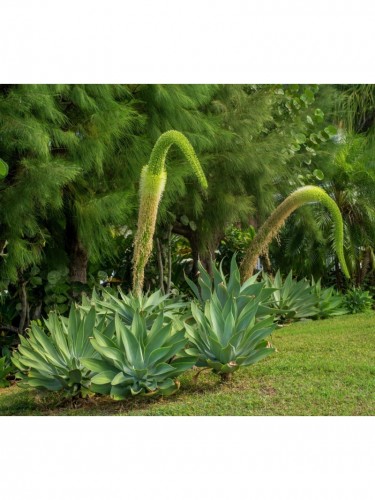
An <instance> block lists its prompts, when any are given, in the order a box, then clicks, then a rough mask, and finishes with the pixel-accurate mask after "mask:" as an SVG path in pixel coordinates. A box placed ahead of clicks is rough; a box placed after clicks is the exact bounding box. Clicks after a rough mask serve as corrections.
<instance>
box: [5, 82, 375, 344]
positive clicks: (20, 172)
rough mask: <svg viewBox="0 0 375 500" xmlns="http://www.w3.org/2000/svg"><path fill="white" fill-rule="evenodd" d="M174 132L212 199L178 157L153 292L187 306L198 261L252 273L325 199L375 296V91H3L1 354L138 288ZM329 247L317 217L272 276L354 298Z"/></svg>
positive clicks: (325, 223) (277, 254) (279, 254)
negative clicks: (264, 247) (153, 173)
mask: <svg viewBox="0 0 375 500" xmlns="http://www.w3.org/2000/svg"><path fill="white" fill-rule="evenodd" d="M170 129H176V130H178V131H180V132H183V133H184V134H185V135H186V136H187V137H188V138H189V140H190V141H191V143H192V144H193V146H194V148H195V150H196V152H197V154H198V157H199V159H200V160H201V163H202V166H203V169H204V171H205V174H206V176H207V179H208V183H209V189H208V193H207V195H206V196H205V195H204V194H203V193H202V191H200V190H199V189H197V183H196V180H195V179H194V177H193V176H192V174H191V172H190V170H189V169H188V166H187V164H186V161H185V160H184V158H183V157H182V155H181V154H180V153H179V151H178V150H177V148H176V150H174V149H173V150H171V153H170V155H169V156H168V159H167V169H168V183H167V186H166V192H165V195H164V197H163V200H162V204H161V207H160V213H159V217H158V228H157V234H156V237H155V243H154V253H153V256H152V259H151V261H150V262H149V265H148V268H147V270H146V288H151V289H155V288H157V287H160V288H161V289H162V290H163V291H165V292H168V291H173V290H178V291H180V292H186V293H187V292H188V290H187V287H186V283H185V281H184V273H186V274H188V275H190V277H192V278H193V279H194V278H195V277H196V275H197V270H198V260H201V261H202V263H203V265H204V266H205V267H206V269H208V271H210V266H211V260H212V259H217V260H221V259H222V258H223V257H227V259H226V261H225V262H226V263H229V261H230V257H231V256H232V255H233V253H234V252H237V256H238V258H241V256H242V254H243V252H244V250H245V248H246V245H247V244H248V243H249V241H251V239H252V237H253V236H254V234H255V232H256V230H257V228H258V227H259V225H260V224H261V223H262V222H264V220H265V219H266V217H267V216H268V215H269V214H270V212H271V211H272V209H273V208H274V207H275V206H277V205H278V203H279V202H280V201H281V200H283V199H284V198H285V196H286V195H288V194H289V193H290V192H291V191H293V190H294V189H296V188H297V187H300V186H302V185H304V184H315V185H317V186H321V187H323V188H324V189H325V190H326V191H327V192H328V193H329V194H330V196H332V198H333V199H334V200H335V201H336V203H337V204H338V206H339V208H340V210H341V212H342V216H343V218H344V222H345V237H346V242H345V252H346V260H347V262H348V263H349V265H350V270H351V274H352V276H353V280H354V283H353V284H355V285H357V286H364V287H367V288H368V289H369V290H370V291H371V290H372V288H371V287H372V286H373V284H374V282H373V279H374V278H373V269H374V243H373V242H374V237H375V224H374V219H375V209H374V206H375V203H374V201H375V200H374V198H375V189H374V188H375V173H374V166H375V164H374V161H373V159H372V158H373V154H372V153H373V150H374V138H375V134H374V131H375V86H373V85H336V86H333V85H327V86H317V85H81V84H79V85H1V86H0V159H1V161H2V163H1V165H2V169H1V171H0V174H1V175H2V177H3V178H1V180H0V204H1V212H0V331H1V341H2V344H3V345H6V344H7V343H9V342H12V339H13V338H14V334H16V333H17V332H22V331H24V330H25V328H27V327H28V325H29V324H30V321H31V320H32V319H37V318H39V317H40V316H42V315H45V314H46V313H47V312H48V311H50V310H51V309H54V310H57V311H58V312H64V313H65V312H66V311H68V309H69V305H70V302H71V301H72V299H73V298H79V296H80V293H81V292H82V291H87V292H89V291H90V290H91V289H92V287H93V286H97V287H98V286H103V285H112V286H114V285H117V284H120V285H121V286H122V288H123V289H124V290H128V289H129V288H130V283H131V259H132V244H133V234H134V230H135V228H136V217H137V206H138V205H137V204H138V188H139V177H140V172H141V168H142V166H143V165H144V164H145V163H146V162H147V160H148V157H149V155H150V152H151V149H152V147H153V145H154V143H155V141H156V140H157V138H158V137H159V136H160V134H161V133H163V132H165V131H167V130H170ZM5 174H7V175H5ZM332 243H333V239H332V228H331V224H330V219H329V215H328V214H327V212H326V211H325V210H324V209H323V208H321V207H319V206H315V205H313V206H306V207H304V208H302V209H300V210H298V212H296V213H295V214H294V215H293V216H292V217H291V218H290V219H289V220H288V221H287V223H286V225H285V227H284V228H283V230H282V232H281V233H280V235H279V237H278V238H277V240H275V241H274V242H273V244H272V245H271V247H270V250H269V253H268V254H267V255H263V256H261V258H260V262H259V265H260V266H262V267H263V268H264V269H266V270H267V272H269V273H273V274H275V273H276V271H277V270H278V269H280V270H281V273H282V274H284V275H286V274H288V273H289V271H290V270H291V269H292V270H293V272H294V275H295V276H296V277H298V278H302V277H305V276H306V277H311V275H313V276H314V278H315V279H319V278H321V279H322V282H323V283H324V284H326V285H328V284H329V285H335V286H336V287H337V288H339V289H343V288H345V287H346V286H348V283H346V282H345V280H344V278H343V276H342V274H341V271H340V268H339V265H338V262H337V259H336V258H335V255H334V251H333V246H332ZM226 265H227V264H224V267H225V266H226Z"/></svg>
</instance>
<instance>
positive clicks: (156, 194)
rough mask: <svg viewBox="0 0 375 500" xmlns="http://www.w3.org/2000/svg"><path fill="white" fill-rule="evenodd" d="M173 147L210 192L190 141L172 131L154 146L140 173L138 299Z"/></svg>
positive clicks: (135, 279)
mask: <svg viewBox="0 0 375 500" xmlns="http://www.w3.org/2000/svg"><path fill="white" fill-rule="evenodd" d="M173 144H176V145H177V146H178V147H179V148H180V149H181V151H182V152H183V153H184V155H185V157H186V159H187V160H188V162H189V164H190V165H191V167H192V169H193V171H194V172H195V174H196V176H197V178H198V180H199V183H200V185H201V186H202V188H204V189H207V180H206V177H205V175H204V173H203V170H202V167H201V165H200V163H199V160H198V158H197V156H196V154H195V152H194V149H193V147H192V145H191V144H190V142H189V141H188V139H187V138H186V137H185V136H184V135H183V134H181V133H180V132H177V131H176V130H169V131H168V132H165V133H164V134H162V135H161V136H160V137H159V139H158V140H157V141H156V143H155V146H154V148H153V150H152V152H151V156H150V159H149V162H148V165H145V166H144V167H143V169H142V173H141V181H140V189H139V194H140V206H139V216H138V229H137V233H136V236H135V241H134V267H133V292H134V294H135V295H139V294H140V293H141V291H142V288H143V280H144V268H145V266H146V264H147V261H148V259H149V257H150V254H151V251H152V241H153V236H154V233H155V226H156V217H157V213H158V207H159V203H160V200H161V197H162V195H163V192H164V189H165V183H166V180H167V171H166V168H165V160H166V156H167V154H168V151H169V149H170V147H171V146H172V145H173Z"/></svg>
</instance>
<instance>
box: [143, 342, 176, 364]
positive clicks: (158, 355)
mask: <svg viewBox="0 0 375 500" xmlns="http://www.w3.org/2000/svg"><path fill="white" fill-rule="evenodd" d="M170 351H171V348H170V346H168V347H159V349H155V351H153V352H152V353H151V354H150V355H149V356H148V358H146V364H147V365H156V364H157V363H159V362H161V361H166V360H168V359H169V358H170Z"/></svg>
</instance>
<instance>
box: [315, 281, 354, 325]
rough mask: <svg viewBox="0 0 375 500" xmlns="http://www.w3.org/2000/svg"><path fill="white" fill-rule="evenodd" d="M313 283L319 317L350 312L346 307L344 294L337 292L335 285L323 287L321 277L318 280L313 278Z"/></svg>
mask: <svg viewBox="0 0 375 500" xmlns="http://www.w3.org/2000/svg"><path fill="white" fill-rule="evenodd" d="M311 284H312V294H313V295H314V297H315V305H316V308H317V310H318V313H317V318H318V319H324V318H329V317H331V316H341V315H342V314H347V313H348V311H347V309H345V307H344V301H343V296H342V295H341V294H340V293H339V292H337V291H336V290H335V289H334V288H333V286H331V287H329V288H323V287H322V284H321V279H320V278H319V280H318V281H315V280H314V278H312V279H311Z"/></svg>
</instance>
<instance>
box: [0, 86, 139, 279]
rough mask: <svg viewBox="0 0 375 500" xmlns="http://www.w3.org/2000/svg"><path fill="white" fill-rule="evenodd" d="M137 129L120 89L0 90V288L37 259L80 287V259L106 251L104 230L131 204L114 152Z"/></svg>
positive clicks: (124, 170) (124, 168)
mask: <svg viewBox="0 0 375 500" xmlns="http://www.w3.org/2000/svg"><path fill="white" fill-rule="evenodd" d="M139 122H140V117H139V114H138V113H137V111H136V110H135V109H134V106H133V98H132V96H131V95H130V94H129V92H128V90H127V89H126V88H125V87H124V86H119V85H15V86H11V87H7V88H5V89H3V92H2V94H1V95H0V157H1V158H3V159H4V161H6V162H7V163H8V165H9V175H8V177H7V178H6V179H5V181H4V183H3V186H2V189H1V190H0V201H1V205H2V207H3V210H2V213H1V214H0V224H1V226H0V227H1V231H0V238H1V241H3V242H5V241H7V242H8V245H7V254H6V257H4V258H3V259H2V261H1V262H0V266H1V277H2V279H3V280H9V281H16V280H17V278H18V276H19V273H20V272H22V271H23V270H25V269H26V268H27V267H28V266H30V265H32V264H35V263H37V262H41V261H42V260H43V259H45V258H47V260H49V261H50V262H51V263H53V264H51V265H53V266H56V265H60V266H61V265H62V264H68V265H69V266H70V269H71V278H72V279H77V278H78V279H79V280H82V281H84V278H85V273H86V265H87V258H88V257H90V258H91V259H92V260H93V261H95V260H99V259H100V258H101V257H102V256H103V255H106V254H110V253H111V252H112V251H113V247H112V245H111V241H112V240H113V238H111V227H112V225H119V224H123V223H124V221H125V219H126V216H127V214H129V213H130V212H131V210H133V209H134V205H135V199H134V201H129V200H130V199H131V197H132V195H135V190H134V185H133V184H132V183H131V182H130V185H129V181H131V179H132V174H131V173H130V169H131V167H129V165H126V164H125V165H124V164H123V163H122V161H121V154H120V153H121V151H122V149H123V148H124V144H123V141H124V137H128V136H129V135H131V134H132V133H133V131H134V129H135V128H136V127H137V126H138V125H139ZM135 175H136V174H135V173H133V176H135ZM133 179H134V177H133ZM129 197H130V198H129ZM133 198H135V196H133ZM80 257H81V262H77V260H78V261H79V258H80ZM80 264H81V269H78V267H79V265H80ZM80 273H81V274H80Z"/></svg>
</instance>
